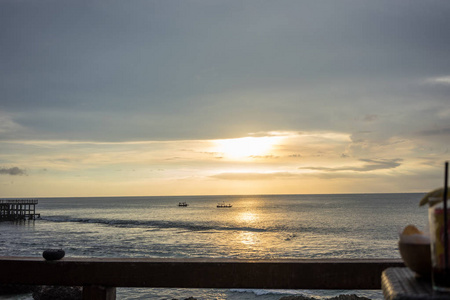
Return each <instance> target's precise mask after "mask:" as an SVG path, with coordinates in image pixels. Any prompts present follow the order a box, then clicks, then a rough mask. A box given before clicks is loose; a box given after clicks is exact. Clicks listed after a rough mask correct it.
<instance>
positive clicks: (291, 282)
mask: <svg viewBox="0 0 450 300" xmlns="http://www.w3.org/2000/svg"><path fill="white" fill-rule="evenodd" d="M402 266H404V264H403V262H402V261H401V260H399V259H370V260H367V259H351V260H349V259H346V260H341V259H340V260H337V259H327V260H323V259H321V260H303V259H302V260H291V259H285V260H280V259H277V260H238V259H169V258H161V259H151V258H148V259H147V258H142V259H136V258H63V259H62V260H59V261H45V260H44V259H42V258H36V257H0V270H2V272H0V282H1V283H15V284H31V285H63V286H85V287H87V286H104V287H162V288H266V289H380V288H381V273H382V271H383V270H384V269H386V268H388V267H402Z"/></svg>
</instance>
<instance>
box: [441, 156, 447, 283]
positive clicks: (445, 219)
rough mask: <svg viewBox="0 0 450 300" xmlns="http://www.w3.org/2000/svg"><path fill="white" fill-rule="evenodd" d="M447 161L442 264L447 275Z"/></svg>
mask: <svg viewBox="0 0 450 300" xmlns="http://www.w3.org/2000/svg"><path fill="white" fill-rule="evenodd" d="M447 185H448V161H446V162H445V174H444V195H443V199H442V200H443V202H444V262H445V273H446V274H447V273H448V224H447V191H448V187H447Z"/></svg>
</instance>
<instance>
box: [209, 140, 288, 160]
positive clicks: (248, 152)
mask: <svg viewBox="0 0 450 300" xmlns="http://www.w3.org/2000/svg"><path fill="white" fill-rule="evenodd" d="M282 138H283V137H279V136H266V137H243V138H237V139H226V140H216V141H214V142H215V149H214V150H215V151H216V152H219V153H222V154H223V155H224V157H226V158H232V159H244V158H249V157H259V156H266V155H269V154H270V151H271V150H273V148H274V146H275V145H276V144H277V143H279V142H280V140H281V139H282Z"/></svg>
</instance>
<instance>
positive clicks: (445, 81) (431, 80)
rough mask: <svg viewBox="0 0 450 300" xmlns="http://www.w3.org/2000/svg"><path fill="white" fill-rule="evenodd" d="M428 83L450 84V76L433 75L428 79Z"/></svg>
mask: <svg viewBox="0 0 450 300" xmlns="http://www.w3.org/2000/svg"><path fill="white" fill-rule="evenodd" d="M426 81H427V82H428V83H434V84H445V85H450V76H441V77H433V78H429V79H427V80H426Z"/></svg>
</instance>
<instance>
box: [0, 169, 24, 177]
mask: <svg viewBox="0 0 450 300" xmlns="http://www.w3.org/2000/svg"><path fill="white" fill-rule="evenodd" d="M26 174H27V172H26V171H25V170H23V169H20V168H18V167H12V168H0V175H11V176H16V175H19V176H21V175H26Z"/></svg>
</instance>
